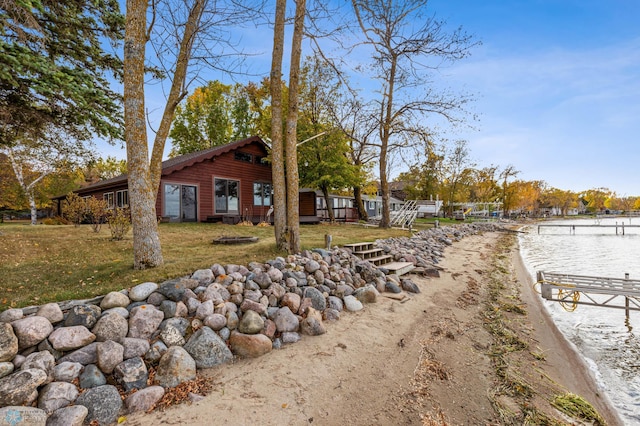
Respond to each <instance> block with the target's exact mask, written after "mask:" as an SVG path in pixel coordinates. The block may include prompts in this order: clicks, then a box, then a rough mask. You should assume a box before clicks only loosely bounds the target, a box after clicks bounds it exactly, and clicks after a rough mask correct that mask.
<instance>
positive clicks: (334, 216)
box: [321, 186, 336, 223]
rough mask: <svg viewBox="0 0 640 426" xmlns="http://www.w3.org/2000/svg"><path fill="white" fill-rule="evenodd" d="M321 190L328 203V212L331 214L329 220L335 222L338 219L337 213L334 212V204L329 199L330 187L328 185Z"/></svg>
mask: <svg viewBox="0 0 640 426" xmlns="http://www.w3.org/2000/svg"><path fill="white" fill-rule="evenodd" d="M321 190H322V196H323V197H324V202H325V204H326V205H327V214H328V215H329V221H330V222H332V223H333V222H335V221H336V215H335V213H334V212H333V204H332V203H331V200H330V199H329V189H328V188H327V187H326V186H323V187H322V189H321Z"/></svg>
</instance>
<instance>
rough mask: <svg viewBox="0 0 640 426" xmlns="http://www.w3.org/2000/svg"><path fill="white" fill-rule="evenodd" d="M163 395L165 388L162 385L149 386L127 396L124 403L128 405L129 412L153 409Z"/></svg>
mask: <svg viewBox="0 0 640 426" xmlns="http://www.w3.org/2000/svg"><path fill="white" fill-rule="evenodd" d="M163 396H164V388H163V387H162V386H149V387H148V388H145V389H140V390H139V391H138V392H135V393H132V394H131V395H129V396H128V397H126V398H125V400H124V405H125V406H126V407H127V411H128V412H129V413H135V412H136V411H148V410H150V409H152V408H153V407H154V406H155V405H156V404H157V403H158V401H160V400H161V399H162V397H163Z"/></svg>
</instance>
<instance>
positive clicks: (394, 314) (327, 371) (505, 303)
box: [125, 233, 622, 426]
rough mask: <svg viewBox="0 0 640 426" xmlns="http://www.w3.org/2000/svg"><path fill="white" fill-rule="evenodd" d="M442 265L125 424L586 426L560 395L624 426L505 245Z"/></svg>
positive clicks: (485, 242)
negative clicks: (202, 393) (558, 401)
mask: <svg viewBox="0 0 640 426" xmlns="http://www.w3.org/2000/svg"><path fill="white" fill-rule="evenodd" d="M440 266H441V267H442V268H443V270H442V271H441V276H440V278H424V277H419V276H412V279H413V280H414V282H416V283H417V284H418V285H419V287H420V289H421V293H420V294H416V295H409V299H408V300H405V301H400V300H397V299H394V298H393V297H389V296H391V295H390V294H387V293H385V294H382V295H381V296H380V297H379V298H378V301H377V303H373V304H368V305H366V306H365V309H364V310H363V311H360V312H357V313H347V312H343V313H342V316H341V318H340V320H339V321H335V322H331V323H328V324H327V329H328V331H327V333H326V334H324V335H322V336H318V337H308V336H305V337H304V338H303V339H302V341H300V342H298V343H296V344H291V345H285V346H284V347H283V349H281V350H276V351H273V352H271V353H269V354H267V355H266V356H262V357H260V358H256V359H240V360H236V361H235V362H234V363H233V364H227V365H223V366H221V367H218V368H214V369H209V370H206V372H205V375H206V377H208V378H209V379H210V380H211V381H212V383H213V387H212V390H211V392H210V393H209V394H208V395H207V396H206V397H205V398H204V399H202V400H201V401H199V402H196V403H193V404H182V405H178V406H173V407H170V408H168V409H166V410H164V411H154V412H152V413H149V414H146V413H136V414H132V415H128V416H127V418H126V421H125V424H127V425H139V426H144V425H160V424H163V425H165V424H166V425H181V424H190V425H214V424H236V425H254V424H262V425H276V424H278V425H304V424H314V425H338V424H339V425H373V424H375V425H401V424H407V425H500V424H522V422H523V421H524V420H525V419H529V420H532V419H533V420H535V419H546V418H548V419H554V420H555V421H557V422H559V423H558V424H562V423H566V424H592V423H591V422H583V423H581V422H580V421H579V420H578V419H575V418H570V417H566V416H564V415H563V414H562V413H560V412H559V411H558V410H557V409H555V408H554V407H553V406H552V405H551V403H550V401H551V400H552V399H553V396H554V395H556V394H558V393H563V392H571V393H574V394H577V395H580V396H581V397H583V398H584V399H585V400H587V401H589V402H590V403H591V404H592V405H593V406H594V407H595V408H596V410H597V411H598V412H599V413H600V415H601V416H602V417H603V418H604V419H605V421H606V424H608V425H620V424H622V423H621V421H620V420H619V418H618V417H617V415H616V414H615V412H614V411H613V410H612V409H611V408H610V404H609V403H608V401H607V399H606V397H605V396H604V395H602V394H601V393H600V392H599V390H598V389H597V387H596V385H595V382H594V380H593V378H592V377H591V376H590V374H589V370H588V369H587V368H586V366H585V365H584V363H583V362H582V361H581V359H580V358H579V356H577V354H576V352H575V351H574V350H573V348H572V346H571V345H570V344H569V343H568V342H567V341H565V340H564V338H563V337H562V335H561V334H560V333H559V331H558V330H557V329H556V328H555V326H554V325H553V323H552V322H551V320H550V318H549V317H548V316H547V315H546V312H545V310H544V308H543V307H542V305H541V303H540V301H539V299H538V298H539V296H538V295H537V294H535V292H534V291H533V289H532V286H531V283H530V282H529V281H530V280H529V278H528V276H527V274H526V271H525V269H524V268H523V265H522V262H521V260H520V257H519V255H518V252H517V246H516V242H515V238H514V236H513V235H510V234H505V233H487V234H484V235H475V236H470V237H467V238H465V239H463V240H462V241H461V242H457V243H454V244H453V246H450V247H448V248H447V250H446V251H445V254H444V259H443V260H442V262H441V263H440ZM497 284H499V285H502V286H503V287H501V288H500V289H498V290H496V287H495V286H496V285H497ZM496 297H497V299H496ZM492 298H493V299H492ZM488 306H489V310H487V309H488ZM493 306H498V307H500V308H495V309H494V308H492V307H493ZM503 308H504V312H502V310H503ZM494 310H495V313H492V312H493V311H494ZM494 314H495V315H494ZM497 315H500V317H499V318H496V316H497ZM496 319H498V320H499V323H500V324H502V326H504V327H503V331H504V330H506V332H500V331H499V332H498V335H506V334H509V335H510V336H511V339H512V340H513V341H515V342H518V344H517V345H514V346H513V348H512V349H513V350H511V349H509V350H506V351H502V352H503V353H502V356H501V357H496V352H498V351H500V347H501V346H500V345H499V344H497V340H499V339H498V338H497V337H496V332H495V328H496V327H495V326H491V325H490V324H494V323H495V321H494V320H496ZM491 321H494V322H491ZM488 324H489V325H488ZM500 333H502V334H500ZM502 347H503V348H504V341H503V342H502ZM530 424H542V423H530Z"/></svg>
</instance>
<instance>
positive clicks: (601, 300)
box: [536, 271, 640, 318]
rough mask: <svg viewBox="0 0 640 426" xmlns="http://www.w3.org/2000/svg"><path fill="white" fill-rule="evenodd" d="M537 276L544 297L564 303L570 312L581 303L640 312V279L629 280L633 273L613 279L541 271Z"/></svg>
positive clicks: (627, 313)
mask: <svg viewBox="0 0 640 426" xmlns="http://www.w3.org/2000/svg"><path fill="white" fill-rule="evenodd" d="M536 275H537V280H538V284H540V286H541V288H540V294H541V295H542V297H543V298H544V299H546V300H551V301H554V302H560V304H561V305H562V306H563V307H564V308H565V310H567V311H569V312H571V311H574V310H575V309H576V308H577V306H578V305H590V306H600V307H606V308H618V309H624V310H625V312H626V316H627V318H628V317H629V311H640V280H632V279H629V274H625V278H610V277H593V276H586V275H570V274H559V273H554V272H544V271H538V272H537V274H536ZM583 296H584V297H583Z"/></svg>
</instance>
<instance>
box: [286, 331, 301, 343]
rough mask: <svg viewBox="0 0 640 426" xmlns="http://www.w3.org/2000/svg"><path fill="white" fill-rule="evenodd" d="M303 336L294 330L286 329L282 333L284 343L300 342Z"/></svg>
mask: <svg viewBox="0 0 640 426" xmlns="http://www.w3.org/2000/svg"><path fill="white" fill-rule="evenodd" d="M301 338H302V336H300V334H299V333H296V332H293V331H286V332H284V333H282V343H296V342H299V341H300V339H301Z"/></svg>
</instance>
